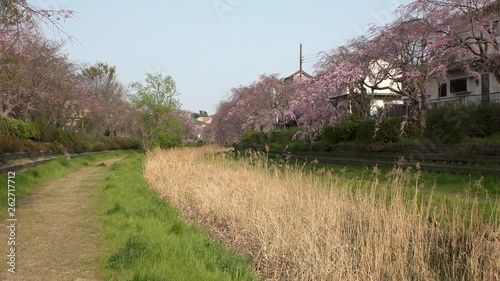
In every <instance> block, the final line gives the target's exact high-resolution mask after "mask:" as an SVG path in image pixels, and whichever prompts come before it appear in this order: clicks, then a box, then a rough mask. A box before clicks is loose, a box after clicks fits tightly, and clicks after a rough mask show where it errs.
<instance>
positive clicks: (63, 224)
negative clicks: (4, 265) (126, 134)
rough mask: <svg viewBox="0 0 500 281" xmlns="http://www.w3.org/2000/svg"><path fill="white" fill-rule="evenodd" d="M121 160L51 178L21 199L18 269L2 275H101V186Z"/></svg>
mask: <svg viewBox="0 0 500 281" xmlns="http://www.w3.org/2000/svg"><path fill="white" fill-rule="evenodd" d="M120 159H121V158H113V159H109V160H105V161H104V163H105V164H106V165H96V164H94V165H90V166H87V167H84V168H82V169H80V170H78V171H76V172H71V173H69V174H67V175H66V176H64V177H62V178H59V179H56V180H51V181H48V182H45V183H44V184H42V185H41V186H40V188H39V189H38V190H37V191H36V192H35V193H33V194H31V195H28V196H26V197H25V198H23V200H21V201H20V202H19V209H18V212H17V218H18V223H17V237H16V246H17V252H16V255H17V266H16V273H15V274H7V272H6V270H2V275H0V276H1V277H2V278H0V279H1V280H32V281H36V280H48V281H49V280H50V281H52V280H79V281H84V280H98V275H97V274H98V271H99V268H100V261H99V256H100V253H99V249H98V246H97V242H98V240H99V229H100V228H101V225H100V224H101V222H100V220H99V215H100V214H99V212H98V208H96V201H97V198H98V196H99V189H98V188H96V187H97V186H98V185H99V184H100V182H102V180H104V179H103V177H104V175H105V174H106V172H107V171H108V168H106V167H107V166H109V165H112V164H113V163H115V162H118V161H119V160H120ZM98 163H101V162H98ZM6 234H7V233H6V232H4V231H2V232H1V234H0V241H7V235H6Z"/></svg>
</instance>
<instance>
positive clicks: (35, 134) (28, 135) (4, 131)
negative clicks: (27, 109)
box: [0, 116, 42, 141]
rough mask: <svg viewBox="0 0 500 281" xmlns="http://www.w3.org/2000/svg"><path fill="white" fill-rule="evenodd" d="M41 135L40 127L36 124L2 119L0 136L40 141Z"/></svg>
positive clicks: (7, 118)
mask: <svg viewBox="0 0 500 281" xmlns="http://www.w3.org/2000/svg"><path fill="white" fill-rule="evenodd" d="M41 134H42V133H41V129H40V127H39V126H38V125H37V124H35V123H31V122H25V121H22V120H19V119H15V118H10V117H4V116H1V117H0V135H3V136H11V137H13V138H18V139H23V140H34V141H38V140H40V138H41Z"/></svg>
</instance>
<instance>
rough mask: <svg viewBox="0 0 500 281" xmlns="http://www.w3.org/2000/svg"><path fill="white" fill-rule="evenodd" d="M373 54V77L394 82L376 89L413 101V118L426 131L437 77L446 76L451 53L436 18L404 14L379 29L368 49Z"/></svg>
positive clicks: (368, 44)
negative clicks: (433, 82)
mask: <svg viewBox="0 0 500 281" xmlns="http://www.w3.org/2000/svg"><path fill="white" fill-rule="evenodd" d="M364 50H366V51H367V52H369V55H368V56H367V58H368V59H369V60H370V69H371V70H372V74H371V75H370V77H371V78H374V77H375V76H374V75H373V74H374V73H376V75H377V76H376V77H377V78H376V80H378V81H383V80H385V81H390V83H389V84H386V85H384V86H382V87H380V86H376V87H375V89H389V90H391V91H392V92H394V93H397V94H399V95H401V96H402V97H405V98H407V99H408V100H409V104H410V105H411V108H412V112H413V117H414V119H415V120H416V121H417V124H418V126H419V128H420V131H421V132H422V131H423V130H424V129H425V127H426V119H425V110H426V109H427V106H428V105H427V100H428V97H429V96H430V92H429V90H428V89H429V86H430V84H431V82H432V81H433V79H441V78H442V77H444V76H445V75H446V69H447V66H448V65H449V61H450V53H449V52H447V45H446V43H445V42H444V41H443V38H442V35H441V34H440V33H437V32H436V27H435V25H434V23H433V22H432V21H429V20H428V19H425V18H412V17H409V16H402V17H400V18H399V19H398V20H397V21H395V22H393V23H391V24H389V25H387V26H386V27H383V28H380V29H376V30H375V33H374V36H373V39H371V40H367V41H366V47H365V48H364Z"/></svg>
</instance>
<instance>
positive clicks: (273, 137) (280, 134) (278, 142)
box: [269, 127, 298, 150]
mask: <svg viewBox="0 0 500 281" xmlns="http://www.w3.org/2000/svg"><path fill="white" fill-rule="evenodd" d="M297 130H298V128H297V127H295V128H289V129H285V130H276V131H272V132H270V133H269V141H270V142H271V143H270V145H269V146H270V147H271V149H275V150H283V149H285V148H286V146H287V145H290V144H291V143H292V141H293V136H295V133H297Z"/></svg>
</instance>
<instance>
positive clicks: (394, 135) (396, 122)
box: [375, 117, 403, 143]
mask: <svg viewBox="0 0 500 281" xmlns="http://www.w3.org/2000/svg"><path fill="white" fill-rule="evenodd" d="M402 121H403V118H401V117H391V118H386V119H383V120H382V121H381V122H380V124H379V129H378V130H377V134H376V136H375V141H376V142H377V143H389V142H398V141H399V140H400V137H399V135H400V130H399V129H400V126H401V122H402Z"/></svg>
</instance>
